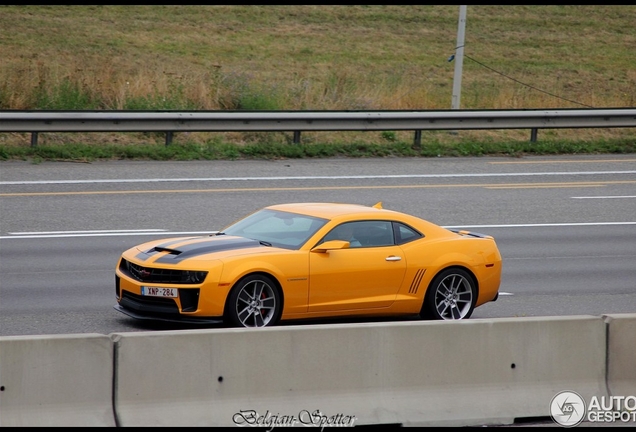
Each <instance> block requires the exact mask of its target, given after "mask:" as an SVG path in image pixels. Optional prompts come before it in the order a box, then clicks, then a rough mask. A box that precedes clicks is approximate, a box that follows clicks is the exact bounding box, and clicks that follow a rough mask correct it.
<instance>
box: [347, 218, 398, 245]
mask: <svg viewBox="0 0 636 432" xmlns="http://www.w3.org/2000/svg"><path fill="white" fill-rule="evenodd" d="M354 236H355V237H356V239H357V240H358V241H359V242H360V244H361V245H362V247H374V246H392V245H394V244H395V242H394V240H393V229H392V226H391V222H390V221H361V222H357V223H356V227H355V231H354Z"/></svg>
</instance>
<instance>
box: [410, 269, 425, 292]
mask: <svg viewBox="0 0 636 432" xmlns="http://www.w3.org/2000/svg"><path fill="white" fill-rule="evenodd" d="M424 273H426V269H419V270H418V271H417V273H415V277H414V278H413V280H412V281H411V287H410V288H409V294H415V293H417V290H418V289H419V288H420V282H422V278H423V277H424Z"/></svg>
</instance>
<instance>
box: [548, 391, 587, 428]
mask: <svg viewBox="0 0 636 432" xmlns="http://www.w3.org/2000/svg"><path fill="white" fill-rule="evenodd" d="M585 412H586V408H585V401H584V400H583V398H582V397H581V395H580V394H578V393H576V392H573V391H562V392H561V393H557V394H556V396H554V397H553V398H552V402H550V415H551V416H552V420H554V421H555V422H556V423H558V424H560V425H561V426H566V427H571V426H577V425H579V424H580V423H581V422H582V421H583V419H584V418H585Z"/></svg>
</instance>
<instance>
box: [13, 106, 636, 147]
mask: <svg viewBox="0 0 636 432" xmlns="http://www.w3.org/2000/svg"><path fill="white" fill-rule="evenodd" d="M617 127H628V128H629V127H636V108H611V109H563V110H545V109H542V110H447V111H405V110H400V111H0V132H28V133H31V134H32V139H31V145H32V146H36V145H37V134H38V133H40V132H164V133H166V145H168V144H170V142H171V141H172V135H173V133H176V132H231V131H241V132H248V131H251V132H294V142H295V143H300V134H301V132H302V131H394V130H413V131H415V139H414V144H415V145H416V146H418V147H419V146H420V145H421V131H422V130H461V129H464V130H469V129H472V130H475V129H531V130H532V133H531V141H536V137H537V130H538V129H555V128H561V129H569V128H572V129H576V128H617Z"/></svg>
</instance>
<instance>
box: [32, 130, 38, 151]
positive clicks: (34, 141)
mask: <svg viewBox="0 0 636 432" xmlns="http://www.w3.org/2000/svg"><path fill="white" fill-rule="evenodd" d="M37 146H38V133H37V132H31V147H37Z"/></svg>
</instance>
